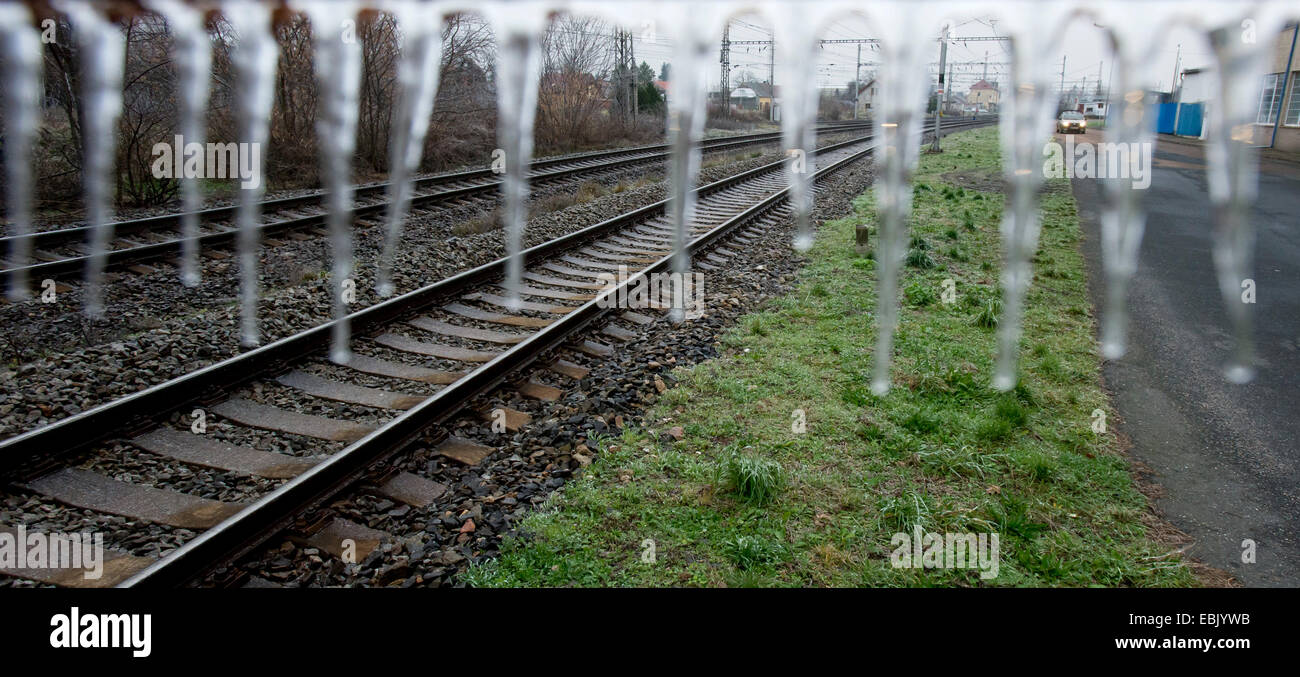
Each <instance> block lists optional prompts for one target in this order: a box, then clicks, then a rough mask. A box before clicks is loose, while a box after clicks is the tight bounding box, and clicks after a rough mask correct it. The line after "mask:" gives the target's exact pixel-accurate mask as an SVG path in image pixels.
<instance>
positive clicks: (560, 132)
mask: <svg viewBox="0 0 1300 677" xmlns="http://www.w3.org/2000/svg"><path fill="white" fill-rule="evenodd" d="M612 47H613V45H612V37H611V28H610V27H609V26H608V25H606V24H605V23H604V22H602V21H600V20H598V19H593V18H590V17H575V16H572V15H567V14H566V15H561V16H559V17H557V18H555V19H554V20H553V21H552V22H551V25H550V26H549V27H548V29H547V31H546V33H545V34H544V35H543V37H542V44H541V51H542V74H541V78H542V81H541V87H540V89H539V91H538V97H537V124H536V137H537V141H538V145H539V146H541V147H543V148H547V147H549V148H564V147H565V146H566V145H567V144H574V143H576V144H583V143H590V142H592V141H595V140H596V132H597V130H598V129H599V128H601V127H604V126H605V125H604V120H605V118H606V116H607V110H608V107H609V101H610V99H609V96H608V88H609V82H608V77H609V74H610V70H611V68H612V66H613V58H612Z"/></svg>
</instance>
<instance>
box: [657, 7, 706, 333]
mask: <svg viewBox="0 0 1300 677" xmlns="http://www.w3.org/2000/svg"><path fill="white" fill-rule="evenodd" d="M674 9H675V10H677V11H679V12H681V14H679V15H677V16H675V17H673V23H674V25H676V26H678V27H679V28H680V29H681V30H682V33H681V34H679V35H677V36H676V42H675V43H674V46H673V91H672V95H671V96H669V97H668V147H669V149H670V152H671V156H670V159H669V165H668V177H669V181H670V182H671V187H670V188H669V192H668V217H669V220H670V222H671V224H672V229H673V273H676V274H675V275H673V276H672V278H671V279H672V280H673V284H674V285H678V284H682V283H683V281H684V280H685V279H686V278H687V275H688V273H689V271H690V267H691V258H690V256H689V255H687V252H686V245H687V244H688V243H689V241H690V232H691V221H692V220H694V218H695V200H696V186H695V184H696V181H697V180H698V178H699V175H700V147H699V142H700V139H701V138H702V137H703V136H704V120H705V117H706V116H707V115H708V102H707V100H706V96H707V90H706V86H707V85H706V83H707V79H706V78H707V74H708V69H709V67H710V66H711V65H712V61H711V59H710V58H709V57H710V56H712V54H713V49H714V44H713V36H711V35H708V34H707V33H706V32H705V31H707V30H708V29H709V28H711V27H713V26H716V25H718V24H717V23H716V22H712V21H706V20H705V19H703V18H701V17H697V18H695V19H694V21H692V18H691V17H690V16H689V15H688V14H687V13H686V12H687V8H684V7H680V6H678V7H674ZM673 291H674V292H675V291H676V289H675V288H674V290H673ZM665 296H667V291H665ZM678 297H681V298H683V299H684V298H685V294H674V296H673V298H674V299H676V298H678ZM685 315H686V311H685V309H684V308H682V307H679V304H677V303H673V307H672V309H671V310H670V311H669V319H670V320H671V321H672V322H681V321H682V320H683V319H684V318H685Z"/></svg>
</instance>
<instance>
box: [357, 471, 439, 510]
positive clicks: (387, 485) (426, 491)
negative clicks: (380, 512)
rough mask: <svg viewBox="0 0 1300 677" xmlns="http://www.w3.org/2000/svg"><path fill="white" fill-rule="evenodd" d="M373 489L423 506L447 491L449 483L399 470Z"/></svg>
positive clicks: (416, 506) (400, 500)
mask: <svg viewBox="0 0 1300 677" xmlns="http://www.w3.org/2000/svg"><path fill="white" fill-rule="evenodd" d="M373 491H374V493H376V494H379V495H380V496H383V497H384V498H390V499H392V500H394V501H397V502H399V503H405V504H407V505H409V506H411V507H412V508H423V507H425V506H428V505H429V504H431V503H433V502H434V501H435V500H437V499H438V497H439V496H442V495H443V494H445V493H447V485H445V484H443V483H441V482H434V481H433V480H427V479H425V478H423V477H420V476H419V475H415V474H412V473H409V472H399V473H397V474H396V475H394V476H393V477H392V479H390V480H388V481H387V482H384V483H383V484H380V485H379V486H376V487H374V488H373Z"/></svg>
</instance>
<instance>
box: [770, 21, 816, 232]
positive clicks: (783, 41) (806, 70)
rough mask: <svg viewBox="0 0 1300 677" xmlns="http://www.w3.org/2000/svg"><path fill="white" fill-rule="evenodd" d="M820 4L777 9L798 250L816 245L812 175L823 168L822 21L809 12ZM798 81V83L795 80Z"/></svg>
mask: <svg viewBox="0 0 1300 677" xmlns="http://www.w3.org/2000/svg"><path fill="white" fill-rule="evenodd" d="M815 10H816V7H815V6H814V7H810V6H808V5H804V4H796V3H791V2H784V3H781V6H780V9H779V10H777V11H775V12H774V13H775V14H776V21H774V24H775V25H776V26H777V28H778V31H777V33H776V36H775V40H774V41H775V43H776V49H777V50H778V51H777V53H778V54H779V56H780V62H781V74H780V78H781V80H780V81H781V82H785V83H787V84H786V85H785V91H786V92H788V94H787V95H786V96H784V97H782V105H781V137H782V140H783V143H784V144H785V149H786V151H785V152H786V164H785V167H786V177H787V180H788V182H789V185H790V204H791V205H793V206H794V221H795V236H794V243H793V244H794V248H795V250H796V251H799V252H805V251H808V250H809V249H810V248H811V247H812V245H813V239H814V233H813V227H812V208H813V194H812V176H813V175H814V174H815V173H816V172H817V170H816V167H815V160H814V157H815V155H816V148H817V145H816V144H817V133H816V125H817V104H818V101H817V98H818V90H817V58H818V56H819V47H820V45H819V43H818V40H817V38H818V36H817V29H818V27H819V26H820V25H821V21H819V20H818V19H817V18H816V17H813V16H809V13H810V12H813V11H815ZM790 83H797V84H790Z"/></svg>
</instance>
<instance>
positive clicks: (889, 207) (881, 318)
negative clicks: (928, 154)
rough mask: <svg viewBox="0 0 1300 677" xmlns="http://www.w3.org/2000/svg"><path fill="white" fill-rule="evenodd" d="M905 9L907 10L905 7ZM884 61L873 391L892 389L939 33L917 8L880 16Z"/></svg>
mask: <svg viewBox="0 0 1300 677" xmlns="http://www.w3.org/2000/svg"><path fill="white" fill-rule="evenodd" d="M900 9H901V10H903V11H900ZM877 18H878V22H877V23H876V25H878V26H879V28H880V30H881V31H882V33H883V35H882V36H881V40H882V44H881V52H882V53H883V54H884V56H885V63H884V65H883V66H882V67H881V69H880V72H879V74H878V75H877V79H878V81H879V82H880V90H879V91H880V99H879V105H878V108H877V111H876V114H875V115H874V116H873V122H872V124H873V127H874V131H875V142H876V152H875V156H876V166H877V167H879V168H880V174H879V176H878V177H877V179H876V184H875V191H876V203H877V212H878V213H879V220H880V233H879V237H878V238H877V242H878V243H879V244H878V246H877V247H876V270H877V272H878V275H877V282H876V355H875V366H874V368H873V369H872V374H871V391H872V392H873V393H875V394H877V395H884V394H886V393H888V392H889V380H890V379H889V364H890V361H891V358H892V356H893V352H894V331H895V329H896V328H897V326H898V274H899V267H900V265H901V264H902V262H903V257H904V255H905V254H906V252H907V219H908V216H909V215H910V213H911V211H912V174H913V173H914V172H915V171H916V162H917V158H918V156H919V154H920V144H921V139H920V136H921V123H922V120H923V118H924V111H925V96H926V83H927V82H929V78H928V77H926V68H925V66H926V63H927V62H928V61H929V59H930V56H931V53H932V52H933V51H934V46H935V43H934V40H933V38H934V33H933V32H932V31H931V30H929V29H930V27H929V26H928V25H926V24H925V23H924V22H922V21H920V20H918V19H917V17H916V12H914V11H907V10H906V9H904V8H899V7H893V6H891V7H890V8H889V10H882V12H881V13H880V14H879V15H878V17H877Z"/></svg>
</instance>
